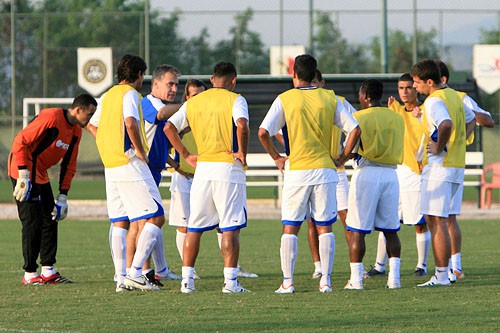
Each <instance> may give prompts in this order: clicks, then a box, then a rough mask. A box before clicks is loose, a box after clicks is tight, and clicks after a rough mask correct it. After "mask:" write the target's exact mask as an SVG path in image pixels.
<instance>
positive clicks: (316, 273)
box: [312, 271, 323, 279]
mask: <svg viewBox="0 0 500 333" xmlns="http://www.w3.org/2000/svg"><path fill="white" fill-rule="evenodd" d="M322 275H323V274H321V271H314V273H313V274H312V278H313V279H321V276H322Z"/></svg>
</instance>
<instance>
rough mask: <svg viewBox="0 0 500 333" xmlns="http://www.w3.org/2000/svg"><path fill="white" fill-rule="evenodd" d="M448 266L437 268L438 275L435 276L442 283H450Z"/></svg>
mask: <svg viewBox="0 0 500 333" xmlns="http://www.w3.org/2000/svg"><path fill="white" fill-rule="evenodd" d="M448 269H449V268H448V266H446V267H436V273H435V274H434V275H436V278H437V279H438V281H440V282H448V281H449V279H448Z"/></svg>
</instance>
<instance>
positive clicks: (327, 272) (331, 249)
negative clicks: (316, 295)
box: [318, 232, 335, 286]
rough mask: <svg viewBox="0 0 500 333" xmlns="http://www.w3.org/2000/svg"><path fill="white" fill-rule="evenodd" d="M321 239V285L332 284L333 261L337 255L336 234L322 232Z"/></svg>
mask: <svg viewBox="0 0 500 333" xmlns="http://www.w3.org/2000/svg"><path fill="white" fill-rule="evenodd" d="M318 239H319V257H320V258H321V280H320V283H319V284H320V286H324V285H325V284H326V285H329V286H330V285H331V282H330V276H331V274H332V267H333V261H334V256H335V236H334V235H333V232H329V233H326V234H321V235H319V237H318Z"/></svg>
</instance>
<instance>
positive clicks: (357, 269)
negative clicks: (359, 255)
mask: <svg viewBox="0 0 500 333" xmlns="http://www.w3.org/2000/svg"><path fill="white" fill-rule="evenodd" d="M350 266H351V279H350V280H351V284H352V285H353V286H362V285H363V270H364V267H363V263H362V262H351V263H350Z"/></svg>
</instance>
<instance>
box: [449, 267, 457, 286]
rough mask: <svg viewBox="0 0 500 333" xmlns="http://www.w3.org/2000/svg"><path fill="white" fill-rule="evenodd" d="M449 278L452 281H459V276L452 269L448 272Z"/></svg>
mask: <svg viewBox="0 0 500 333" xmlns="http://www.w3.org/2000/svg"><path fill="white" fill-rule="evenodd" d="M448 280H450V283H455V282H457V276H456V275H455V273H453V271H451V270H450V271H449V272H448Z"/></svg>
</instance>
